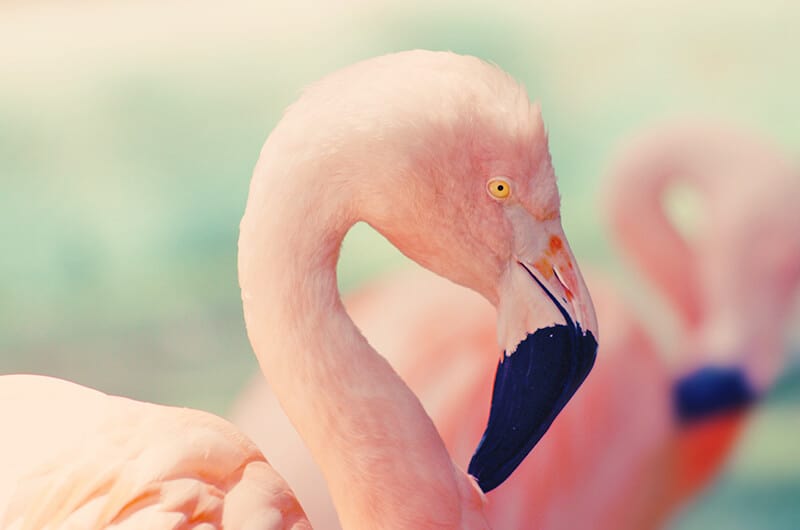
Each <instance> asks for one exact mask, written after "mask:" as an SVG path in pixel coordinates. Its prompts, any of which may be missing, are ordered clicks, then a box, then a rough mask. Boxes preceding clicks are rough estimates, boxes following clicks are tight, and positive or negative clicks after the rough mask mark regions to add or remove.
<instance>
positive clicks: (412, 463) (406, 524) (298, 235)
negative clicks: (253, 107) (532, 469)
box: [239, 139, 467, 529]
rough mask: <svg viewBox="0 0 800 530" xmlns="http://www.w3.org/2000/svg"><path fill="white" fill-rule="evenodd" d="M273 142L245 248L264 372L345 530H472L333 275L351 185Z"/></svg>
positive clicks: (442, 458)
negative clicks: (289, 157)
mask: <svg viewBox="0 0 800 530" xmlns="http://www.w3.org/2000/svg"><path fill="white" fill-rule="evenodd" d="M271 140H272V139H271ZM277 144H278V142H277V141H268V142H267V146H266V147H265V153H264V154H263V155H262V159H261V161H260V162H259V165H258V166H257V167H256V170H255V173H254V176H253V181H252V183H251V190H250V196H249V199H248V204H247V209H246V212H245V215H244V218H243V220H242V224H241V235H240V239H239V277H240V284H241V288H242V298H243V304H244V316H245V321H246V323H247V332H248V335H249V337H250V340H251V342H252V345H253V348H254V350H255V353H256V356H257V357H258V360H259V363H260V365H261V369H262V372H263V373H264V375H265V377H266V378H267V380H268V382H269V383H270V385H271V386H272V388H273V390H274V392H275V395H276V396H277V398H278V400H279V401H280V403H281V406H282V407H283V408H284V410H285V412H286V414H287V415H288V417H289V418H290V420H291V421H292V423H293V425H294V426H295V428H296V429H297V430H298V432H299V433H300V435H301V436H302V437H303V439H304V441H305V442H306V444H307V445H308V446H309V449H310V450H311V452H312V454H313V455H314V458H315V460H316V461H317V463H318V464H319V465H320V467H321V468H322V470H323V473H324V475H325V478H326V481H327V483H328V486H329V488H330V490H331V493H332V496H333V500H334V503H335V505H336V508H337V511H338V513H339V517H340V519H341V522H342V525H343V527H345V528H370V529H374V528H466V527H467V526H466V525H465V524H464V521H463V518H462V513H461V511H462V509H463V506H464V503H462V501H461V497H463V496H464V495H463V491H464V485H463V484H462V482H465V481H466V480H467V479H466V476H465V475H460V474H459V473H457V472H456V470H455V468H454V466H453V463H452V461H451V459H450V457H449V455H448V453H447V451H446V449H445V447H444V444H443V442H442V440H441V438H440V437H439V435H438V433H437V431H436V429H435V427H434V425H433V423H432V421H431V420H430V418H429V417H428V416H427V414H426V413H425V411H424V409H423V408H422V405H421V404H420V402H419V400H418V399H417V397H416V396H415V395H414V394H413V393H412V392H411V391H410V390H409V388H408V387H407V386H406V384H405V383H404V382H403V381H402V380H401V379H400V377H399V376H398V375H397V374H396V373H395V372H394V370H393V369H392V368H391V366H390V365H389V364H388V362H386V360H385V359H384V358H383V357H381V356H380V355H379V354H378V353H377V352H376V351H375V350H374V349H373V348H372V347H371V346H370V345H369V344H368V343H367V341H366V340H365V339H364V337H363V336H362V335H361V333H360V332H359V331H358V329H357V328H356V326H355V325H354V323H353V322H352V320H351V319H350V317H349V316H348V315H347V313H346V312H345V310H344V307H343V305H342V302H341V298H340V295H339V291H338V288H337V285H336V269H335V267H336V261H337V259H338V255H339V247H340V245H341V242H342V239H343V237H344V235H345V233H346V232H347V230H348V229H349V227H350V226H351V225H352V224H353V223H354V222H355V221H356V220H357V216H356V215H354V210H355V208H356V207H357V204H354V202H356V201H355V200H354V199H353V196H352V195H351V192H352V187H350V186H348V185H335V186H330V182H331V180H323V179H319V178H316V174H318V173H319V172H321V171H324V168H323V167H319V166H318V165H314V164H313V163H308V164H304V165H300V166H298V165H296V164H295V165H292V164H291V163H283V162H282V160H285V159H283V158H281V157H279V156H276V154H277V153H279V152H282V149H281V148H279V147H278V145H277ZM339 184H341V183H339ZM460 492H462V493H461V494H460Z"/></svg>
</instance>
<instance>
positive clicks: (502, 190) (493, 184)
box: [486, 177, 511, 200]
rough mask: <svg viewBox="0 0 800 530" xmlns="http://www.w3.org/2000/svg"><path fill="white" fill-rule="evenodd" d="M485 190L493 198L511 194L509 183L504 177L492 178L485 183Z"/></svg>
mask: <svg viewBox="0 0 800 530" xmlns="http://www.w3.org/2000/svg"><path fill="white" fill-rule="evenodd" d="M486 191H488V192H489V195H491V196H492V197H494V198H495V199H500V200H502V199H507V198H508V196H509V195H511V185H510V184H509V183H508V181H507V180H506V179H504V178H499V177H498V178H493V179H491V180H490V181H489V182H487V183H486Z"/></svg>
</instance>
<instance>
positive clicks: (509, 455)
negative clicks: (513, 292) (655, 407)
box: [469, 265, 597, 492]
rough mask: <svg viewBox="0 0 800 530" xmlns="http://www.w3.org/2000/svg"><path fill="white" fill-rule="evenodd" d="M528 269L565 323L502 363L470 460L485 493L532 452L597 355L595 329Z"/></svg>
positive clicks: (532, 336) (540, 334)
mask: <svg viewBox="0 0 800 530" xmlns="http://www.w3.org/2000/svg"><path fill="white" fill-rule="evenodd" d="M523 267H524V265H523ZM525 269H526V270H527V271H528V273H529V274H530V275H531V277H532V278H533V279H534V280H535V281H536V282H537V283H538V284H539V285H540V286H541V287H542V289H543V290H544V292H545V293H547V295H548V296H549V297H550V299H551V300H552V302H553V303H554V304H556V306H557V307H558V308H559V310H560V312H561V314H562V315H563V316H564V319H565V320H566V324H557V325H554V326H550V327H546V328H541V329H538V330H536V331H535V332H534V333H532V334H529V335H528V336H527V337H526V338H525V339H524V340H523V341H522V342H521V343H520V344H519V345H517V348H516V350H515V351H514V352H513V353H511V355H504V356H503V359H502V360H501V361H500V363H499V364H498V366H497V373H496V375H495V380H494V390H493V391H492V405H491V408H490V411H489V422H488V425H487V426H486V431H485V432H484V434H483V437H482V438H481V441H480V443H479V444H478V448H477V449H476V450H475V454H474V455H473V456H472V460H470V463H469V474H470V475H472V476H473V477H475V479H476V480H477V481H478V485H479V486H480V488H481V489H482V490H483V491H484V492H489V491H491V490H493V489H494V488H496V487H497V486H499V485H500V484H502V483H503V481H505V480H506V479H507V478H508V477H509V476H510V475H511V473H512V472H513V471H514V470H515V469H516V468H517V466H518V465H519V464H520V463H521V462H522V460H523V459H524V458H525V457H526V456H527V455H528V453H530V451H531V450H532V449H533V447H534V446H535V445H536V444H537V443H538V442H539V440H540V439H541V438H542V436H544V433H545V432H547V429H548V428H550V425H551V424H552V423H553V420H555V418H556V416H558V414H559V412H561V410H562V409H563V408H564V406H565V405H566V404H567V402H568V401H569V400H570V398H572V396H573V395H574V394H575V391H576V390H577V389H578V387H579V386H580V385H581V383H582V382H583V381H584V379H586V376H587V375H588V374H589V371H590V370H591V369H592V366H593V365H594V361H595V357H596V355H597V340H596V339H595V337H594V335H593V334H592V332H591V331H583V330H582V329H581V326H580V324H577V323H575V322H573V320H572V319H571V318H570V316H569V313H568V312H567V311H566V309H565V308H564V306H563V305H562V304H561V303H560V302H559V301H558V300H557V299H556V298H555V297H554V296H553V294H552V293H551V292H550V291H549V290H548V289H547V288H546V287H545V286H544V284H543V283H542V282H541V281H540V280H539V279H538V278H537V277H536V276H535V275H534V274H532V273H531V271H530V270H529V269H528V268H527V267H525Z"/></svg>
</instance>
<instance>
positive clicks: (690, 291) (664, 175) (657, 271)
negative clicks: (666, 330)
mask: <svg viewBox="0 0 800 530" xmlns="http://www.w3.org/2000/svg"><path fill="white" fill-rule="evenodd" d="M695 172H696V168H694V167H693V162H692V160H690V159H689V157H684V156H682V153H680V152H679V153H675V152H672V149H670V148H669V147H666V146H663V147H662V146H659V145H655V148H653V146H647V147H646V148H644V149H641V151H635V152H634V153H633V155H632V156H629V157H628V158H626V159H624V160H623V161H622V163H620V164H619V165H618V166H617V167H616V168H615V172H614V176H613V178H612V179H611V183H610V185H609V191H608V195H609V200H608V203H609V210H610V218H611V225H612V228H613V230H614V232H615V234H616V236H617V239H618V240H619V242H620V244H621V245H622V246H623V248H624V249H625V250H626V251H627V252H628V254H629V256H630V258H631V260H632V261H633V262H634V263H635V264H636V265H637V266H638V268H639V269H640V270H641V271H642V272H643V274H644V276H645V277H646V278H647V279H648V280H649V281H650V282H651V283H652V284H653V285H654V286H655V287H656V288H657V289H659V290H660V292H661V293H662V294H663V296H664V297H665V298H666V299H667V300H669V301H670V303H671V304H672V305H673V307H674V308H675V310H676V311H677V313H678V316H679V317H680V319H681V321H682V322H683V324H684V325H685V326H686V327H687V328H688V329H689V330H696V329H697V328H698V327H699V325H700V324H701V321H702V320H703V318H704V316H705V315H704V307H703V300H702V293H701V289H700V286H699V285H698V283H697V281H698V280H697V278H698V263H697V258H696V256H695V253H694V251H693V249H692V248H691V247H690V245H689V244H688V243H687V242H686V240H684V238H683V237H682V236H681V234H680V233H679V232H678V231H677V230H676V228H675V226H674V225H673V224H672V222H671V221H670V220H669V218H668V217H667V215H666V212H665V209H664V202H663V199H664V196H665V193H666V190H667V188H668V186H669V185H670V184H671V183H672V182H673V181H674V180H675V179H677V178H679V177H685V176H687V174H690V173H695Z"/></svg>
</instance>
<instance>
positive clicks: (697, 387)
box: [672, 365, 758, 424]
mask: <svg viewBox="0 0 800 530" xmlns="http://www.w3.org/2000/svg"><path fill="white" fill-rule="evenodd" d="M757 397H758V396H757V392H756V391H755V390H754V389H753V386H752V385H751V384H750V381H749V380H748V379H747V376H746V374H745V373H744V371H743V370H742V369H741V368H740V367H735V366H713V365H709V366H704V367H702V368H700V369H698V370H695V371H694V372H691V373H689V374H687V375H685V376H683V377H681V378H680V379H678V380H677V381H676V382H675V384H674V386H673V388H672V402H673V407H674V411H675V416H676V418H677V419H678V422H679V423H681V424H690V423H694V422H697V421H702V420H704V419H706V418H712V417H716V416H720V415H723V414H726V413H729V412H735V411H739V410H744V409H745V408H747V407H748V406H750V405H751V404H752V403H753V402H754V401H755V400H756V398H757Z"/></svg>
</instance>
